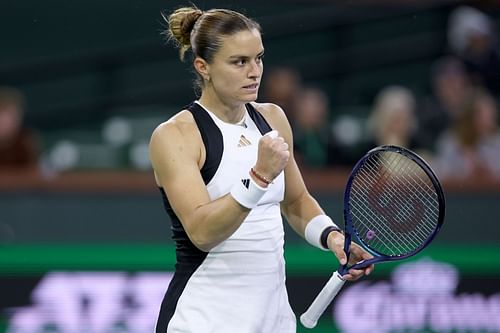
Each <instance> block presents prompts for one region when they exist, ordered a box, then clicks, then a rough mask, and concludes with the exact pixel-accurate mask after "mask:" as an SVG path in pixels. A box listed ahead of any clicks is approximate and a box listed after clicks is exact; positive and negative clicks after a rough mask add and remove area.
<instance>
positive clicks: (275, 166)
mask: <svg viewBox="0 0 500 333" xmlns="http://www.w3.org/2000/svg"><path fill="white" fill-rule="evenodd" d="M289 158H290V151H289V150H288V144H287V143H286V142H285V139H283V137H281V136H279V133H278V131H276V130H273V131H271V132H269V133H267V134H266V135H264V136H263V137H262V138H261V139H260V140H259V152H258V156H257V163H256V164H255V167H254V170H255V171H256V172H258V173H259V174H261V175H262V176H264V177H265V178H266V179H268V180H271V181H272V180H273V179H274V178H276V176H278V175H279V174H280V172H281V171H283V169H284V168H285V166H286V164H287V162H288V159H289Z"/></svg>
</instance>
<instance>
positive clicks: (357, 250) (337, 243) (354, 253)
mask: <svg viewBox="0 0 500 333" xmlns="http://www.w3.org/2000/svg"><path fill="white" fill-rule="evenodd" d="M327 243H328V247H329V248H330V250H331V251H332V252H333V253H334V254H335V256H336V257H337V259H338V260H339V262H340V264H341V265H345V264H346V261H347V257H346V254H345V252H344V235H343V234H342V233H340V232H338V231H334V232H331V233H330V235H328V239H327ZM370 258H373V256H372V255H371V254H370V253H368V252H367V251H365V250H364V249H363V248H362V247H361V246H359V245H358V244H356V243H354V242H351V247H350V255H349V265H353V264H355V263H357V262H359V261H361V260H366V259H370ZM374 268H375V266H374V265H373V264H372V265H369V266H368V267H365V268H362V269H350V270H349V271H348V273H347V274H345V275H344V276H342V278H343V279H344V280H347V281H355V280H357V279H359V278H360V277H362V276H363V275H369V274H370V273H371V272H372V271H373V269H374Z"/></svg>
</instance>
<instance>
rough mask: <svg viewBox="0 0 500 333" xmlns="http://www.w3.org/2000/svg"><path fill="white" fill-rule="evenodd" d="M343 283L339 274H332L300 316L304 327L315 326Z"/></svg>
mask: <svg viewBox="0 0 500 333" xmlns="http://www.w3.org/2000/svg"><path fill="white" fill-rule="evenodd" d="M344 283H345V281H344V280H342V276H341V275H340V274H339V272H335V273H333V275H332V277H331V278H330V280H328V282H327V283H326V284H325V286H324V287H323V289H321V291H320V292H319V294H318V296H316V298H315V299H314V301H313V302H312V303H311V305H310V306H309V308H308V309H307V311H306V312H304V313H303V314H302V315H301V316H300V322H301V323H302V325H304V327H307V328H313V327H315V326H316V324H317V323H318V319H319V317H321V315H322V314H323V312H325V310H326V308H327V307H328V305H329V304H330V303H331V302H332V300H333V299H334V298H335V296H336V295H337V294H338V292H339V291H340V289H341V288H342V286H343V285H344Z"/></svg>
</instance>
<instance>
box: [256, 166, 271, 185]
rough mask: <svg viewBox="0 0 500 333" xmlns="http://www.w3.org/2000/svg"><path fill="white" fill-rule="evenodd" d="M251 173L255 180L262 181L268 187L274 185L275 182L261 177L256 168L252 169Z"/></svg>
mask: <svg viewBox="0 0 500 333" xmlns="http://www.w3.org/2000/svg"><path fill="white" fill-rule="evenodd" d="M250 173H251V174H252V175H254V176H255V178H257V179H258V180H260V181H261V182H263V183H266V184H267V185H269V184H272V183H273V181H272V180H269V179H267V178H266V177H264V176H263V175H261V174H260V173H258V172H257V171H255V169H254V168H250Z"/></svg>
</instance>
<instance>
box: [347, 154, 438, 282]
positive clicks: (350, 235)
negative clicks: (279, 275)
mask: <svg viewBox="0 0 500 333" xmlns="http://www.w3.org/2000/svg"><path fill="white" fill-rule="evenodd" d="M380 151H384V152H387V151H389V152H394V153H398V154H401V155H403V156H405V157H407V158H409V159H411V160H412V161H413V162H415V163H416V164H417V165H418V166H419V167H420V168H422V170H423V171H424V172H425V173H426V174H427V176H428V177H429V179H430V180H431V183H432V185H433V187H434V190H435V191H436V194H437V200H438V204H439V215H438V222H437V226H436V228H435V230H434V232H433V233H432V234H431V235H430V236H429V237H428V238H427V239H426V241H425V242H423V243H422V244H420V246H419V247H417V248H416V249H415V250H413V251H411V252H408V253H405V254H401V255H396V256H388V255H385V254H382V253H379V252H378V251H376V250H374V249H373V248H371V247H370V246H369V245H368V244H366V243H365V242H364V241H363V239H362V238H361V237H359V234H358V233H357V232H356V231H355V230H354V227H353V223H352V217H351V210H350V207H349V202H350V193H351V188H352V183H353V181H354V179H355V178H356V175H357V174H358V171H359V170H360V169H361V168H362V167H363V165H364V164H365V163H366V161H367V160H368V159H369V158H370V157H371V156H373V155H375V154H377V153H378V152H380ZM445 202H446V200H445V197H444V192H443V189H442V187H441V184H440V183H439V180H438V178H437V177H436V175H435V173H434V171H432V169H431V167H430V166H429V164H427V162H426V161H425V160H424V159H423V158H422V157H420V156H419V155H417V154H416V153H415V152H413V151H411V150H409V149H406V148H403V147H399V146H394V145H383V146H379V147H376V148H373V149H371V150H370V151H368V152H367V153H366V154H365V155H364V156H363V157H362V158H361V159H360V160H359V161H358V162H357V163H356V165H355V166H354V168H353V169H352V171H351V173H350V175H349V178H348V180H347V184H346V187H345V190H344V224H345V229H344V237H345V241H344V252H345V254H346V256H347V262H349V255H350V247H351V241H352V240H354V241H355V242H356V243H358V244H359V245H361V246H362V247H363V248H364V249H365V250H366V251H368V252H369V253H371V254H372V255H373V258H371V259H367V260H362V261H360V262H358V263H356V264H354V265H352V266H349V265H348V264H345V265H341V266H340V267H339V269H338V273H339V274H340V275H341V276H343V275H345V274H347V272H348V271H349V270H350V269H362V268H365V267H368V266H370V265H371V264H375V263H378V262H387V261H395V260H401V259H405V258H408V257H411V256H413V255H415V254H417V253H418V252H420V251H422V250H423V249H424V248H425V247H426V246H427V245H429V243H430V242H431V241H432V240H433V239H434V237H436V235H437V234H438V232H439V230H441V227H442V225H443V222H444V217H445V209H446V203H445Z"/></svg>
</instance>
